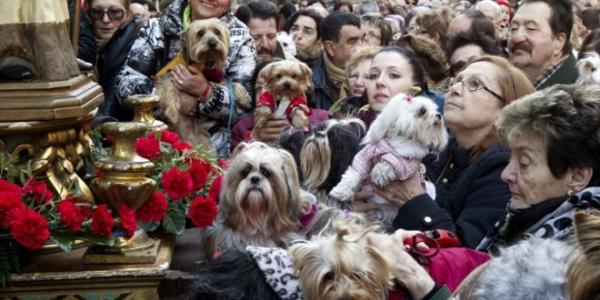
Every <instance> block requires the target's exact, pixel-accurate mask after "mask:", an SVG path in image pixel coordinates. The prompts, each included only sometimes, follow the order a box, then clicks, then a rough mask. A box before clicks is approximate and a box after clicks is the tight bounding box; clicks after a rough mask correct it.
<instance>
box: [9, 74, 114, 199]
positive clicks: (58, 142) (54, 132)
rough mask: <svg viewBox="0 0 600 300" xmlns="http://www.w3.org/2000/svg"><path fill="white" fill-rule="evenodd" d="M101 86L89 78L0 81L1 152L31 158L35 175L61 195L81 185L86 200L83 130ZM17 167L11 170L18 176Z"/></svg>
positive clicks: (86, 139)
mask: <svg viewBox="0 0 600 300" xmlns="http://www.w3.org/2000/svg"><path fill="white" fill-rule="evenodd" d="M103 99H104V95H103V94H102V88H101V87H100V86H99V85H98V84H96V83H95V82H93V81H91V79H90V78H89V77H88V76H85V75H79V76H76V77H73V78H70V79H69V80H64V81H54V82H29V83H27V82H25V83H21V82H19V83H2V84H0V151H1V152H5V153H8V154H9V156H10V157H11V158H16V157H21V158H23V159H24V161H26V160H27V159H33V160H34V161H33V165H32V168H33V171H34V174H35V175H40V176H43V177H46V178H47V181H48V183H49V184H50V186H51V187H52V188H53V189H54V190H55V191H56V192H57V193H58V194H60V195H61V196H62V197H63V198H64V197H66V196H67V194H69V192H70V191H69V189H70V188H76V187H79V192H80V193H82V194H83V195H84V196H85V198H87V200H88V201H93V196H92V193H91V191H90V189H89V188H88V187H87V186H86V184H85V183H84V182H83V180H82V179H81V178H80V177H79V175H78V174H77V172H78V171H83V170H82V167H83V161H82V156H83V155H85V153H86V152H87V151H88V149H89V147H90V145H91V141H90V139H89V137H88V136H87V134H86V131H87V127H88V126H89V124H90V123H91V121H92V120H93V118H94V116H95V114H96V111H97V107H98V106H99V105H100V103H101V102H102V101H103ZM25 167H26V166H24V165H23V166H20V167H19V168H15V169H13V170H9V173H8V176H9V177H11V176H12V177H18V175H19V172H20V170H19V169H23V168H25Z"/></svg>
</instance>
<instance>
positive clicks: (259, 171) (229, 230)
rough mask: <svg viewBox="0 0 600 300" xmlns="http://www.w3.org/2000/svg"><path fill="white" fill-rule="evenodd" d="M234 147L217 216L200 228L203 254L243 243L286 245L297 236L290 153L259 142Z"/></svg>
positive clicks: (297, 197) (297, 198) (296, 184)
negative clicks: (203, 227) (211, 223)
mask: <svg viewBox="0 0 600 300" xmlns="http://www.w3.org/2000/svg"><path fill="white" fill-rule="evenodd" d="M234 152H235V153H234V155H235V156H234V158H233V160H232V162H231V167H230V168H229V169H228V170H227V172H226V174H225V181H224V185H225V188H224V189H222V191H223V192H222V194H221V196H220V200H219V210H218V213H217V217H216V219H215V222H214V223H213V225H212V226H211V227H209V228H208V229H206V230H205V231H204V245H206V247H207V249H205V250H207V254H208V255H209V256H210V255H213V254H218V253H219V252H222V251H223V250H225V249H228V248H237V249H245V247H246V246H247V245H254V246H267V247H283V248H285V247H287V246H288V245H289V243H290V242H291V241H292V240H294V239H298V238H301V235H300V234H299V231H300V225H299V220H298V219H299V216H300V212H301V211H302V206H303V201H302V194H301V191H300V181H299V179H298V173H297V172H296V165H295V162H294V159H293V158H292V156H291V155H290V154H289V153H288V152H287V151H285V150H281V149H275V148H272V147H269V146H268V145H266V144H264V143H260V142H254V143H251V144H246V143H242V144H240V145H239V146H238V147H237V148H236V150H235V151H234Z"/></svg>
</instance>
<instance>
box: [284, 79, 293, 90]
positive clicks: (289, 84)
mask: <svg viewBox="0 0 600 300" xmlns="http://www.w3.org/2000/svg"><path fill="white" fill-rule="evenodd" d="M283 86H284V87H285V88H286V89H289V88H290V87H292V84H291V83H290V82H289V81H286V82H284V83H283Z"/></svg>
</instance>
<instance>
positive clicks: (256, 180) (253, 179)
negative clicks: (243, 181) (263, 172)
mask: <svg viewBox="0 0 600 300" xmlns="http://www.w3.org/2000/svg"><path fill="white" fill-rule="evenodd" d="M250 183H252V184H259V183H260V177H258V176H252V177H251V178H250Z"/></svg>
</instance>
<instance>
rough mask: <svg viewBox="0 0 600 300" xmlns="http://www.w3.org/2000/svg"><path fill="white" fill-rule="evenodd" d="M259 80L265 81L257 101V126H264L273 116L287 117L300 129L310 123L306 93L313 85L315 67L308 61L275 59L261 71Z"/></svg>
mask: <svg viewBox="0 0 600 300" xmlns="http://www.w3.org/2000/svg"><path fill="white" fill-rule="evenodd" d="M258 80H259V81H260V82H262V83H264V89H263V92H262V93H261V94H260V96H259V98H258V100H257V101H256V109H255V111H254V121H255V126H256V127H262V126H263V125H264V124H265V123H266V122H267V121H268V120H269V119H270V118H287V119H288V120H289V121H290V122H291V123H292V126H294V127H296V128H304V127H307V126H308V115H310V110H309V109H308V102H307V101H306V92H308V91H309V90H310V89H311V88H312V70H311V69H310V68H309V67H308V66H307V65H306V64H305V63H303V62H299V61H292V60H282V61H276V62H272V63H270V64H269V65H267V66H266V67H265V68H263V69H262V70H261V71H260V73H259V75H258ZM305 109H306V110H305Z"/></svg>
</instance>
